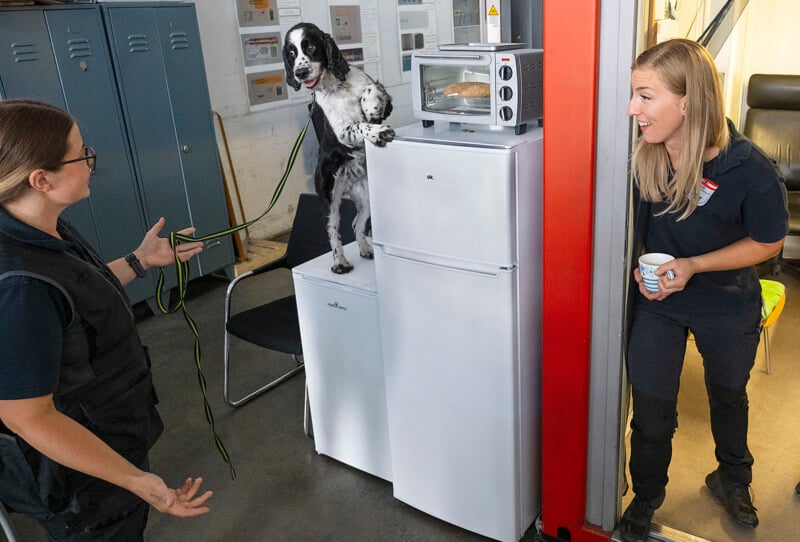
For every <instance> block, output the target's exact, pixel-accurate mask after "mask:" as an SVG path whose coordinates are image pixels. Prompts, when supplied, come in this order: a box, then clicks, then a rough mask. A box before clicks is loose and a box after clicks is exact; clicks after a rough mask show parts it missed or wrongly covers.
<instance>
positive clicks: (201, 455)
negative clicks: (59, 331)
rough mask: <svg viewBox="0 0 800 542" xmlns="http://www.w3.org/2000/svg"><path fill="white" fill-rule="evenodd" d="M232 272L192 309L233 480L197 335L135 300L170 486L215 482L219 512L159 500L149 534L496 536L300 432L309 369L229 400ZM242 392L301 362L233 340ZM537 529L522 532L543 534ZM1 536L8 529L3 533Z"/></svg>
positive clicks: (270, 283)
mask: <svg viewBox="0 0 800 542" xmlns="http://www.w3.org/2000/svg"><path fill="white" fill-rule="evenodd" d="M227 284H228V283H227V280H226V279H222V278H214V277H204V278H200V279H197V280H195V281H192V282H191V283H190V285H189V297H188V301H187V307H188V311H189V313H190V314H191V316H192V318H193V319H194V320H195V321H196V323H197V326H198V328H199V331H200V339H201V345H202V366H203V371H204V373H205V375H206V378H207V384H208V388H207V389H208V398H209V402H210V404H211V407H212V409H213V412H214V417H215V421H216V427H217V431H218V433H219V435H220V436H221V438H222V440H223V442H224V444H225V446H226V448H227V449H228V452H229V454H230V456H231V457H232V459H233V462H234V465H235V467H236V471H237V474H238V476H237V478H236V479H235V480H231V477H230V474H229V471H228V467H227V465H226V464H225V463H224V462H223V460H222V459H221V457H220V456H219V454H218V452H217V450H216V448H215V446H214V442H213V440H212V437H211V433H210V431H209V429H208V424H207V423H206V420H205V417H204V414H203V403H202V396H201V393H200V390H199V388H198V381H197V376H196V374H197V372H196V367H195V364H194V359H193V356H192V348H193V344H194V337H193V335H192V333H191V331H190V330H189V329H188V328H187V326H186V323H185V321H184V318H183V317H182V316H181V314H180V313H176V314H172V315H167V316H162V315H158V316H154V315H152V314H151V313H150V312H149V309H148V308H147V306H146V305H144V304H141V305H137V306H136V310H137V314H138V322H139V330H140V333H141V336H142V339H143V342H144V343H145V344H146V345H148V347H149V348H150V353H151V357H152V359H153V374H154V379H155V385H156V389H157V390H158V394H159V398H160V405H159V411H160V413H161V416H162V417H163V418H164V422H165V426H166V429H165V431H164V434H163V435H162V437H161V439H160V440H159V441H158V443H157V444H156V445H155V447H154V448H153V450H152V453H151V465H152V470H153V472H155V473H158V474H159V475H161V476H163V477H164V479H165V480H167V482H168V483H169V484H170V485H171V486H172V487H177V486H179V485H180V484H181V483H182V481H183V480H184V479H185V478H186V477H187V476H202V477H203V478H204V479H205V482H204V484H203V486H204V487H205V488H208V489H211V490H213V491H214V493H215V494H214V496H213V497H212V499H211V501H210V502H209V506H210V507H211V512H210V513H208V514H207V515H205V516H203V517H200V518H194V519H178V518H174V517H171V516H165V515H162V514H159V513H158V512H155V511H151V515H150V522H149V525H148V528H147V531H146V533H145V538H146V540H148V541H153V542H155V541H158V542H178V541H181V542H182V541H184V540H198V541H203V542H209V541H218V542H231V541H236V542H261V541H281V542H282V541H298V542H299V541H303V542H308V541H323V540H324V541H329V542H335V541H347V542H354V541H381V542H392V541H398V542H399V541H442V542H446V541H452V542H456V541H458V542H468V541H476V542H478V541H483V540H489V539H487V538H484V537H482V536H478V535H476V534H473V533H470V532H467V531H465V530H463V529H460V528H458V527H455V526H453V525H450V524H448V523H445V522H443V521H440V520H438V519H436V518H433V517H431V516H429V515H427V514H424V513H422V512H420V511H418V510H416V509H414V508H412V507H410V506H408V505H405V504H404V503H402V502H400V501H398V500H396V499H394V497H393V496H392V486H391V484H390V483H389V482H386V481H384V480H381V479H379V478H376V477H373V476H371V475H369V474H365V473H363V472H360V471H358V470H356V469H353V468H351V467H348V466H346V465H344V464H342V463H339V462H337V461H335V460H332V459H330V458H328V457H326V456H321V455H318V454H317V453H316V451H315V449H314V442H313V441H312V440H311V439H309V438H307V437H306V436H305V434H304V433H303V397H304V376H303V375H302V374H300V375H298V376H296V377H294V378H293V379H291V380H290V381H288V382H286V383H284V384H283V385H281V386H279V387H278V388H276V389H274V390H272V391H270V392H268V393H267V394H266V395H263V396H261V397H259V398H257V399H255V400H254V401H253V402H251V403H248V404H246V405H243V406H241V407H239V408H238V409H232V408H230V407H228V406H227V405H225V403H224V402H223V399H222V375H223V367H222V356H223V350H222V344H223V343H222V339H223V306H224V298H225V290H226V288H227ZM291 288H292V279H291V273H290V272H289V271H286V270H278V271H274V272H272V273H268V274H266V275H261V276H258V277H256V278H253V279H251V280H250V281H244V282H243V283H242V286H241V288H240V289H237V293H240V294H241V295H237V299H238V300H239V301H240V302H239V303H237V305H236V307H238V308H247V307H248V306H250V305H251V304H255V303H257V302H258V301H259V300H267V299H274V298H277V297H280V296H282V295H286V293H285V292H287V291H289V290H290V289H291ZM234 346H235V349H234V350H233V354H232V359H234V360H237V361H238V363H237V364H236V366H235V369H234V370H235V373H234V374H235V379H234V382H235V383H238V385H237V386H236V388H237V389H236V391H235V392H234V395H233V396H234V398H235V397H238V395H236V394H237V393H239V392H243V393H242V394H244V393H246V391H249V390H247V389H246V388H247V385H251V386H252V387H255V385H256V384H258V383H259V382H267V381H268V379H270V378H271V376H272V375H275V376H277V375H279V374H281V373H282V372H285V371H287V370H288V369H289V368H290V367H292V366H293V364H294V361H293V360H292V359H291V357H289V356H285V355H279V354H275V353H270V352H266V351H265V350H263V349H259V348H255V347H249V346H248V345H246V344H245V343H242V342H237V344H235V345H234ZM11 517H12V520H13V522H14V524H15V528H16V530H17V535H18V537H19V538H20V540H21V541H22V542H39V541H44V540H45V537H44V535H43V532H42V531H41V529H40V528H39V526H38V525H37V524H36V523H34V522H31V521H30V520H27V519H26V518H24V517H22V516H20V515H19V514H13V515H12V516H11ZM535 538H536V537H535V534H534V533H533V532H532V530H531V532H529V533H528V534H526V536H525V538H524V539H523V540H525V541H527V542H530V541H532V540H535ZM0 539H2V535H0Z"/></svg>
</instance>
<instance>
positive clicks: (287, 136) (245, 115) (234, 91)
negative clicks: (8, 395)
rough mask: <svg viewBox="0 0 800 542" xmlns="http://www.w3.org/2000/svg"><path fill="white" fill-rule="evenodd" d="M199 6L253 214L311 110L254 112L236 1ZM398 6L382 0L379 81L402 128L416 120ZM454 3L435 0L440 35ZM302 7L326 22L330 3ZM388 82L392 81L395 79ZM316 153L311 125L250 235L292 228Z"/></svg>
mask: <svg viewBox="0 0 800 542" xmlns="http://www.w3.org/2000/svg"><path fill="white" fill-rule="evenodd" d="M194 4H195V6H196V8H197V18H198V22H199V25H200V35H201V40H202V44H203V55H204V58H205V67H206V75H207V77H208V87H209V94H210V97H211V107H212V109H213V110H214V111H216V112H217V113H219V114H220V115H221V116H222V118H223V122H224V125H225V132H226V135H227V138H228V144H229V146H230V148H231V156H232V160H233V165H234V168H235V173H236V178H237V181H238V185H239V191H240V193H241V196H242V200H243V204H244V210H245V215H246V217H247V218H248V219H253V218H255V217H256V216H258V215H259V214H260V213H261V212H262V211H263V209H264V208H266V205H267V203H268V202H269V199H270V197H271V196H272V193H273V190H274V188H275V186H276V184H277V182H278V180H279V179H280V177H281V175H282V173H283V170H284V168H285V166H286V160H287V158H288V156H289V152H290V150H291V148H292V145H293V144H294V141H295V139H296V137H297V135H298V134H299V132H300V130H301V129H302V127H303V124H304V123H305V121H306V118H307V116H308V110H307V107H306V105H293V106H286V107H282V108H278V109H272V110H267V111H259V112H255V113H250V110H249V105H248V98H247V88H246V86H245V78H244V74H243V73H244V71H243V66H242V55H241V46H240V38H239V26H238V20H237V12H236V2H235V0H194ZM396 5H397V4H396V2H395V1H394V0H380V2H379V17H380V32H381V43H382V47H381V49H382V50H381V54H382V58H383V59H384V61H383V80H382V82H384V83H387V90H388V91H389V93H390V94H391V95H392V98H393V105H394V112H393V113H392V116H391V117H390V118H389V119H388V123H389V124H391V125H393V126H403V125H406V124H410V123H412V122H414V118H413V113H412V110H411V93H410V85H409V84H399V82H400V59H399V43H398V38H397V14H396V11H395V6H396ZM449 7H451V2H447V1H439V2H436V8H437V23H438V26H439V32H438V34H439V40H440V41H451V40H452V22H451V21H450V20H449V19H448V16H447V9H448V8H449ZM301 8H302V18H303V20H304V21H307V22H312V23H314V24H316V25H318V26H320V27H321V28H323V29H328V28H329V21H328V2H327V1H324V0H302V1H301ZM391 81H394V82H395V84H394V85H392V84H391V83H390V82H391ZM316 155H317V141H316V138H315V136H314V133H313V130H312V129H309V132H308V134H307V137H306V139H305V141H304V143H303V147H302V155H301V156H300V157H298V159H297V161H296V163H295V165H294V169H293V170H292V173H291V175H290V177H289V180H288V181H287V183H286V188H285V189H284V191H283V195H282V196H281V199H280V200H279V202H278V204H277V205H276V206H275V208H273V210H272V211H271V212H270V213H269V214H268V215H267V216H266V217H265V218H264V219H262V220H260V221H259V222H258V223H256V224H254V225H253V226H252V227H251V228H250V235H251V236H253V237H257V238H258V237H261V238H268V237H271V236H274V235H276V234H279V233H282V232H285V231H286V230H288V229H289V228H290V227H291V221H292V218H293V216H294V204H295V203H296V202H297V198H298V196H299V194H301V193H303V192H313V191H314V179H313V176H314V168H315V167H316ZM223 160H224V158H223ZM232 194H233V192H232ZM234 206H236V203H234Z"/></svg>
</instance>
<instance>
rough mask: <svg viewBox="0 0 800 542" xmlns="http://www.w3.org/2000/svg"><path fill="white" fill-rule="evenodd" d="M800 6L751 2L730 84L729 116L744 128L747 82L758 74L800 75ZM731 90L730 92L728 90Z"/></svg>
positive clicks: (790, 1)
mask: <svg viewBox="0 0 800 542" xmlns="http://www.w3.org/2000/svg"><path fill="white" fill-rule="evenodd" d="M798 20H800V2H798V1H797V0H766V1H765V0H750V3H749V4H748V5H747V9H746V11H745V12H744V14H743V15H742V20H740V21H739V25H738V27H739V28H737V36H736V42H737V43H736V44H735V45H733V44H732V46H734V47H736V49H737V50H736V53H735V54H731V63H732V66H731V70H730V71H731V72H732V73H733V74H734V75H733V77H732V78H731V79H730V80H729V81H727V82H726V86H727V85H730V92H728V93H727V94H728V97H729V101H728V103H727V105H728V111H729V113H728V114H729V116H730V117H731V118H732V119H733V120H734V121H737V123H739V125H740V126H741V124H742V123H743V122H744V115H745V113H746V111H747V82H748V80H749V79H750V75H752V74H754V73H785V74H800V54H798V51H800V33H798V31H797V21H798ZM726 90H727V89H726Z"/></svg>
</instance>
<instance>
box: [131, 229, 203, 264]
mask: <svg viewBox="0 0 800 542" xmlns="http://www.w3.org/2000/svg"><path fill="white" fill-rule="evenodd" d="M165 222H166V221H165V220H164V217H163V216H162V217H161V218H159V219H158V222H156V223H155V225H154V226H153V227H152V228H150V230H149V231H148V232H147V233H146V234H145V236H144V239H143V240H142V244H141V245H139V248H137V249H136V250H134V251H133V253H134V254H136V257H137V258H139V261H140V262H141V263H142V267H144V268H145V270H147V269H150V268H151V267H164V266H166V265H171V264H174V263H175V254H173V252H172V248H171V247H170V246H169V239H167V238H166V237H159V236H158V234H159V233H160V232H161V230H162V228H163V227H164V223H165ZM194 231H195V228H193V227H190V228H185V229H182V230H180V231H179V232H178V233H180V234H181V235H189V234H192V233H194ZM202 250H203V243H202V242H200V241H197V242H190V243H181V244H179V245H177V246H176V247H175V252H177V254H178V259H180V261H182V262H185V261H186V260H188V259H189V258H191V257H192V256H194V255H195V254H199V253H200V252H201V251H202Z"/></svg>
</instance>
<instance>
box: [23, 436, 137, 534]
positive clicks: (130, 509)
mask: <svg viewBox="0 0 800 542" xmlns="http://www.w3.org/2000/svg"><path fill="white" fill-rule="evenodd" d="M142 453H143V454H144V458H143V459H142V460H141V461H137V462H136V465H137V467H139V468H140V469H142V470H144V471H148V470H150V461H149V459H148V457H147V452H146V451H143V452H142ZM100 487H111V485H110V484H107V483H105V482H104V483H103V484H101V486H100ZM120 491H122V492H123V493H122V498H120ZM115 496H116V497H117V498H115ZM96 497H97V498H101V499H104V500H106V501H109V500H110V501H109V502H106V503H105V504H113V506H114V507H115V508H116V510H117V512H116V513H115V514H111V515H109V516H107V517H103V518H97V519H92V520H89V521H87V518H86V517H84V516H83V515H81V514H80V513H78V514H73V513H71V512H64V513H61V514H57V515H55V516H54V517H53V518H51V519H49V520H42V519H40V520H39V523H40V524H41V525H42V527H44V529H45V531H46V532H47V541H48V542H143V541H144V530H145V527H146V526H147V517H148V515H149V512H150V505H149V504H147V503H146V502H144V501H143V500H141V499H139V498H136V497H133V494H132V493H128V492H127V491H125V490H122V489H121V488H117V487H116V486H114V489H113V492H111V493H108V494H105V493H104V494H100V495H96ZM131 497H133V498H131ZM117 505H118V508H117ZM86 512H87V513H88V514H89V515H90V516H91V517H93V516H94V515H96V510H91V509H90V510H86ZM93 512H94V514H93Z"/></svg>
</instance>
